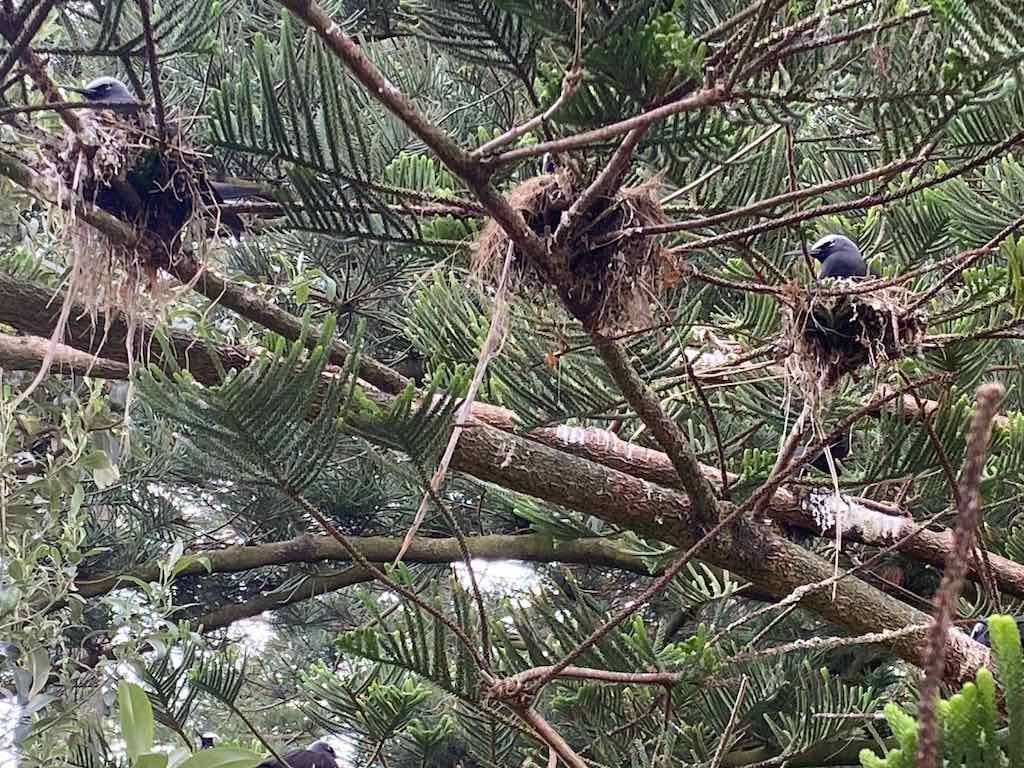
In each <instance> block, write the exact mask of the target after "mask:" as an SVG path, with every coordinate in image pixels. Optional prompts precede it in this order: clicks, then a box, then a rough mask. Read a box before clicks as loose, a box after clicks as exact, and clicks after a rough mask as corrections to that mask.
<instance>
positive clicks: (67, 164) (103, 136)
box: [42, 111, 218, 317]
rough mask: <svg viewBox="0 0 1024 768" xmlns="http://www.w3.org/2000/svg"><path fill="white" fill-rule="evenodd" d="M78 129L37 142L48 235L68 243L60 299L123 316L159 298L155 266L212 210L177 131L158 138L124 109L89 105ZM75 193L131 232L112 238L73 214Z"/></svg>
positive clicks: (196, 239) (194, 159)
mask: <svg viewBox="0 0 1024 768" xmlns="http://www.w3.org/2000/svg"><path fill="white" fill-rule="evenodd" d="M83 124H84V126H85V129H84V131H83V134H82V136H77V135H75V134H73V133H71V132H67V133H66V134H65V136H64V138H63V139H62V140H57V139H54V140H53V141H51V142H48V143H44V144H43V145H42V159H43V167H44V173H45V175H46V176H47V177H49V179H50V180H51V181H52V182H53V183H54V185H55V187H56V189H57V190H58V195H59V197H60V202H61V203H62V207H63V208H64V210H63V211H62V212H61V215H60V216H59V219H58V220H57V221H56V229H57V230H58V231H57V234H58V235H64V237H63V238H62V239H64V240H65V241H66V242H69V243H70V249H71V253H70V260H71V266H72V274H71V280H70V284H69V290H68V294H69V299H71V300H74V301H78V302H80V303H82V304H84V305H85V306H86V308H88V309H89V310H90V311H92V312H95V311H97V310H102V311H110V310H114V311H118V312H123V313H125V314H127V315H129V316H130V317H136V316H139V315H141V314H151V311H150V310H152V309H153V308H154V307H153V303H154V302H155V303H156V305H162V304H164V303H166V301H165V299H166V297H163V298H161V296H160V294H161V290H160V289H159V286H158V282H157V270H158V269H159V268H161V267H168V266H169V265H170V264H171V263H172V262H173V261H174V259H175V258H176V257H177V256H178V255H179V254H180V253H181V252H182V250H183V248H185V247H186V246H189V245H191V244H192V243H203V242H204V239H205V235H206V234H207V231H208V229H209V227H208V221H209V220H210V218H211V217H216V215H217V211H218V209H217V207H216V203H215V200H214V199H213V197H212V192H211V190H210V188H209V185H208V183H207V182H206V180H205V177H204V174H203V158H202V156H201V155H200V154H199V153H198V152H196V151H195V150H194V149H193V148H191V147H190V146H188V145H187V144H186V143H185V141H184V140H183V137H182V136H181V134H180V133H179V132H177V131H169V132H168V133H167V135H166V137H165V140H164V141H163V142H161V141H160V138H159V136H157V134H156V129H155V128H145V127H143V126H142V125H140V123H139V122H138V121H137V120H136V118H135V116H133V115H126V114H120V113H115V112H106V111H97V112H91V113H89V116H88V118H87V119H86V120H83ZM65 200H67V201H69V203H70V202H73V201H76V200H82V201H85V202H86V203H91V204H92V205H94V206H96V207H97V208H99V209H101V210H102V211H105V212H106V213H108V214H111V215H113V216H115V217H117V218H118V219H120V220H121V221H123V222H125V223H126V224H128V225H131V226H132V227H133V229H134V231H135V233H137V235H138V237H137V238H136V240H135V242H130V243H126V242H121V241H118V240H117V239H116V238H111V237H108V236H106V235H104V234H100V233H99V232H97V231H96V229H95V228H94V227H92V226H90V225H88V224H86V223H85V222H83V221H81V220H80V219H79V218H78V215H77V214H76V213H75V207H74V205H71V204H69V205H63V203H64V201H65Z"/></svg>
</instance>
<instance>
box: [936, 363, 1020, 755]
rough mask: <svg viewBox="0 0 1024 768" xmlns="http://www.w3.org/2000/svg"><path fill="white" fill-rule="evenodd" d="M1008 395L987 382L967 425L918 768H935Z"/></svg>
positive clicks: (1000, 387) (942, 585)
mask: <svg viewBox="0 0 1024 768" xmlns="http://www.w3.org/2000/svg"><path fill="white" fill-rule="evenodd" d="M1004 394H1006V391H1005V389H1004V388H1003V386H1002V385H1001V384H998V383H995V382H991V383H988V384H983V385H981V386H980V387H978V392H977V396H976V397H977V406H978V408H977V410H976V411H975V412H974V419H973V420H972V422H971V431H970V434H969V435H968V440H967V458H966V459H965V460H964V466H963V470H962V472H961V475H960V483H959V491H958V493H957V507H958V514H957V526H956V531H955V533H954V534H953V551H952V552H950V553H949V559H948V560H947V562H946V571H945V573H944V574H943V576H942V583H941V585H940V586H939V593H938V596H937V597H936V601H935V603H936V604H935V613H936V615H935V621H934V622H933V623H932V624H931V626H930V627H929V628H928V642H927V646H926V647H927V655H926V657H925V660H926V664H927V666H926V674H925V678H924V682H923V683H922V685H921V694H920V695H921V704H920V708H919V711H920V720H921V734H920V737H919V741H918V750H917V764H918V765H919V766H920V767H921V768H935V766H936V765H938V764H939V750H940V745H939V730H938V718H937V712H936V699H937V698H938V695H939V684H940V682H941V681H942V677H943V674H942V673H943V670H944V666H945V657H946V653H947V647H946V646H947V642H946V640H947V636H948V634H949V630H950V627H951V626H952V623H953V615H954V613H956V611H957V604H958V603H959V601H960V590H961V589H962V587H963V581H964V576H965V575H966V574H967V569H968V563H969V562H970V560H971V552H973V551H974V537H975V535H976V533H977V530H978V524H979V523H980V522H981V475H982V471H983V470H984V469H985V457H986V455H987V452H988V444H989V440H991V438H992V423H993V421H994V419H995V415H996V409H997V408H998V407H999V403H1000V402H1001V401H1002V399H1003V395H1004Z"/></svg>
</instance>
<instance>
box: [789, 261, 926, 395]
mask: <svg viewBox="0 0 1024 768" xmlns="http://www.w3.org/2000/svg"><path fill="white" fill-rule="evenodd" d="M832 282H833V284H834V286H835V287H837V288H843V287H848V286H849V287H852V286H854V285H857V281H855V280H835V281H832ZM789 298H790V299H791V301H790V302H789V304H788V305H787V307H786V310H785V312H784V322H783V334H784V336H785V337H786V338H790V339H792V342H793V347H792V351H791V352H790V355H789V357H788V359H787V364H786V369H787V371H788V373H789V377H790V379H791V380H792V381H793V382H794V383H795V384H797V386H799V387H800V388H801V389H802V390H803V391H804V392H805V393H806V394H807V395H808V396H811V397H812V398H813V397H814V396H815V395H820V394H822V393H823V392H825V391H827V390H829V389H831V388H832V387H834V386H835V384H836V383H837V382H838V381H839V379H840V378H841V377H842V376H844V375H845V374H848V373H853V372H855V371H857V370H858V369H860V368H863V367H864V366H866V365H871V366H872V367H880V366H882V365H884V364H885V363H886V362H888V361H894V360H899V359H900V358H904V357H909V356H911V355H914V354H917V353H918V351H919V349H920V344H921V341H922V339H923V338H924V335H925V330H926V329H927V326H928V316H927V313H925V312H924V311H923V310H921V309H913V310H911V309H910V308H911V307H912V306H913V304H914V301H915V299H916V298H917V297H916V295H915V294H914V293H912V292H910V291H908V290H907V289H905V288H903V287H901V286H890V287H887V288H879V289H877V290H875V291H872V292H871V293H862V294H846V295H838V296H830V295H822V294H819V293H815V292H805V291H797V292H794V293H793V294H792V295H791V296H790V297H789Z"/></svg>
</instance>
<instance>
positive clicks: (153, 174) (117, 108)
mask: <svg viewBox="0 0 1024 768" xmlns="http://www.w3.org/2000/svg"><path fill="white" fill-rule="evenodd" d="M62 87H63V88H64V89H65V90H69V91H72V92H75V93H78V94H81V95H82V96H83V97H84V98H85V100H86V101H87V102H88V103H89V104H92V105H95V106H102V107H105V108H107V109H104V110H103V111H101V112H99V113H97V116H96V118H95V124H96V126H97V127H98V129H99V130H100V131H102V130H103V127H104V126H113V127H119V128H126V129H127V128H129V127H130V129H129V130H128V134H129V135H130V134H132V133H134V132H138V133H139V134H140V135H139V136H137V137H134V136H133V137H132V138H133V139H134V138H138V139H139V140H140V142H141V143H143V144H144V145H145V146H144V147H143V150H142V152H140V153H138V155H137V157H135V158H132V159H134V160H135V162H134V163H131V164H126V167H125V168H124V169H123V172H122V173H119V174H116V175H115V176H113V177H108V178H106V179H105V181H106V183H105V184H104V183H98V184H97V185H96V187H95V188H94V189H92V190H91V193H92V197H93V199H94V201H95V203H96V204H97V205H98V206H99V207H100V208H102V209H104V210H105V211H107V212H108V213H112V214H114V215H115V216H118V217H119V218H123V219H126V220H128V221H130V222H131V223H133V224H136V225H138V226H142V227H143V228H144V229H146V230H147V233H148V234H150V235H156V236H157V238H158V239H160V240H163V241H165V242H166V241H168V240H169V239H170V240H173V238H175V237H177V236H178V234H179V233H180V231H181V229H182V228H183V227H184V226H185V225H186V223H188V222H189V220H190V219H192V218H193V216H194V215H195V213H196V212H197V211H200V212H202V214H203V215H204V218H210V219H213V220H214V221H215V222H217V223H219V224H220V225H223V226H224V227H226V228H227V229H228V230H230V231H231V232H232V233H233V234H235V235H236V236H237V235H239V234H240V233H241V232H243V231H244V229H245V224H244V222H243V221H242V219H241V217H240V216H239V215H238V214H236V213H234V212H232V211H231V210H230V208H227V207H225V206H224V203H225V202H226V201H229V200H242V199H255V198H263V199H267V200H273V196H272V194H270V193H269V192H268V190H266V189H265V188H264V186H263V185H261V184H258V183H251V182H245V183H238V182H225V181H215V180H213V179H210V178H208V176H207V174H206V169H205V167H204V166H205V164H204V163H203V162H202V160H201V158H198V157H195V158H194V159H195V162H191V163H188V164H187V167H185V166H186V164H185V163H182V162H180V157H179V156H181V155H183V154H186V152H183V151H182V150H183V148H186V147H187V145H186V144H185V143H184V137H183V136H182V135H181V131H180V129H179V126H178V125H177V124H176V123H175V122H173V121H167V122H166V123H165V125H164V135H162V136H156V135H155V129H154V128H152V127H151V126H152V121H151V120H150V119H149V115H148V112H147V111H146V110H144V109H143V104H142V103H141V102H139V101H138V100H136V99H135V98H134V96H133V95H132V92H131V91H130V90H129V89H128V86H126V85H125V84H124V83H123V82H121V81H120V80H118V79H117V78H115V77H110V76H103V77H98V78H96V79H94V80H92V81H91V82H89V83H88V84H87V85H86V86H84V87H81V88H79V87H75V86H62ZM107 110H109V111H107ZM104 113H106V114H105V115H104ZM171 147H173V149H171ZM94 156H95V155H94ZM183 174H184V175H185V176H187V177H188V178H182V175H183ZM168 244H169V243H168Z"/></svg>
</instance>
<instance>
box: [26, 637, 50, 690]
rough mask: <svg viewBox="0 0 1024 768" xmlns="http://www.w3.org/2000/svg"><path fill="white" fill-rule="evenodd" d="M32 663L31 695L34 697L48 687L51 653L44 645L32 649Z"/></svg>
mask: <svg viewBox="0 0 1024 768" xmlns="http://www.w3.org/2000/svg"><path fill="white" fill-rule="evenodd" d="M30 663H31V664H32V690H31V691H30V693H29V696H30V697H34V696H35V695H36V694H37V693H39V692H40V691H41V690H43V688H45V687H46V680H47V678H48V677H49V676H50V654H48V653H47V652H46V648H44V647H43V646H41V645H40V646H37V647H35V648H33V649H32V656H31V658H30Z"/></svg>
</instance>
